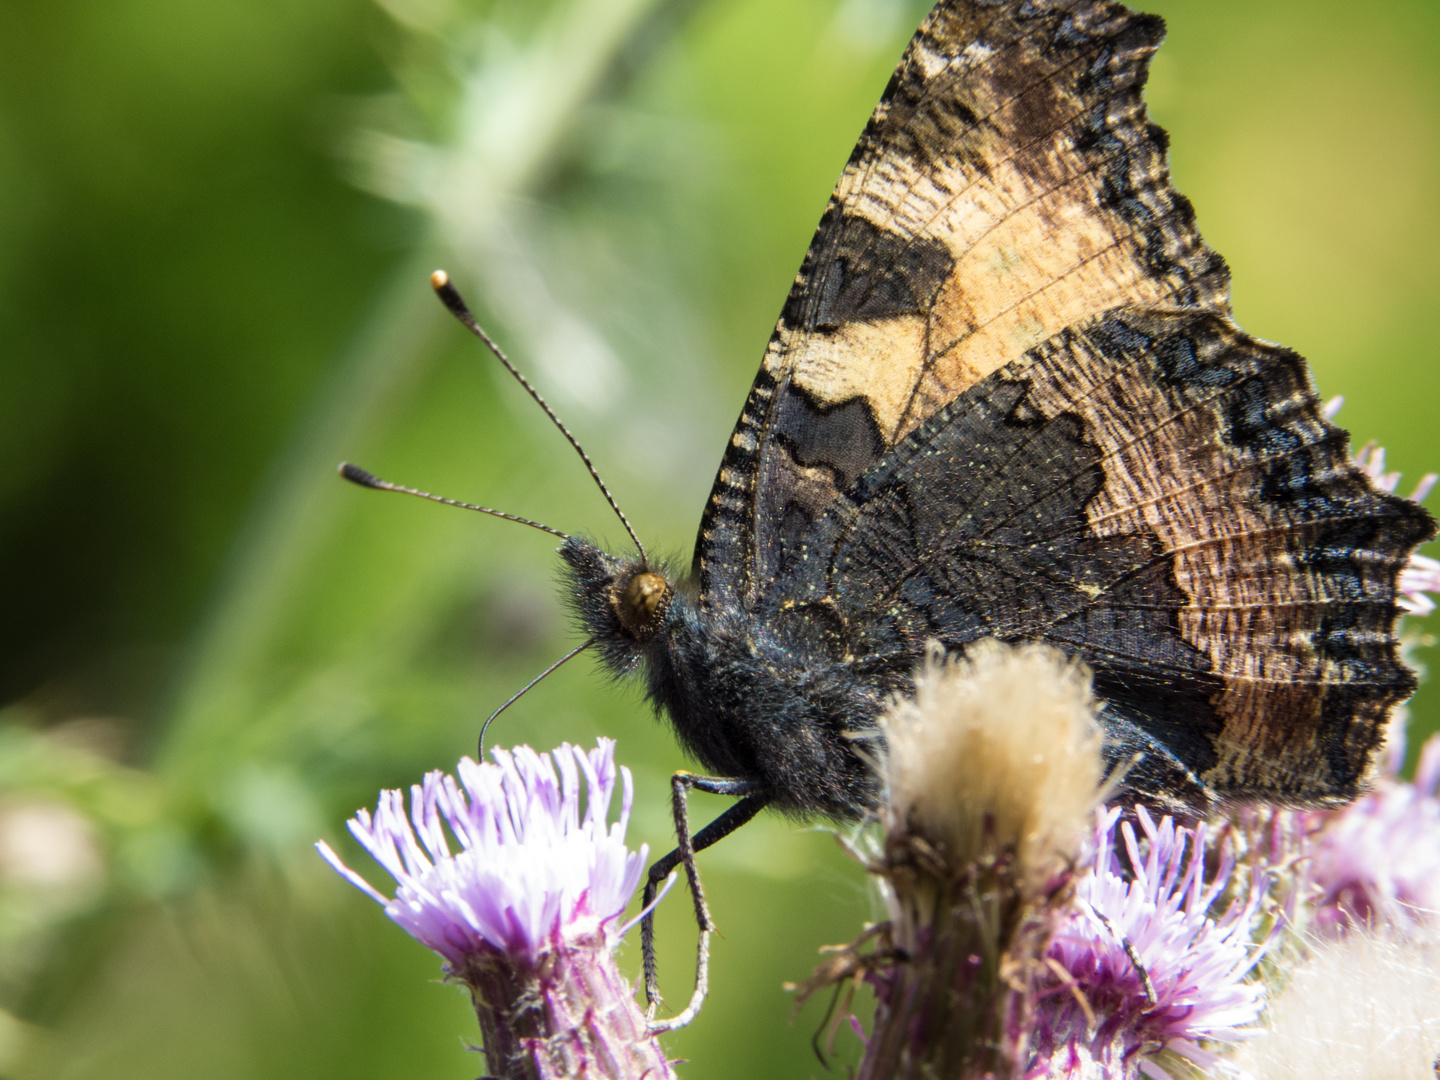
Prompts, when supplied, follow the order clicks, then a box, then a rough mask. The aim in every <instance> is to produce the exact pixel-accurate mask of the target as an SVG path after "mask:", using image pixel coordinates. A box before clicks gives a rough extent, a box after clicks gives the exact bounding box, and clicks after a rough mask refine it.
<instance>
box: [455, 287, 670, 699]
mask: <svg viewBox="0 0 1440 1080" xmlns="http://www.w3.org/2000/svg"><path fill="white" fill-rule="evenodd" d="M430 287H431V288H432V289H434V290H435V295H436V296H438V297H440V302H441V303H442V304H444V305H445V307H446V308H447V309H448V310H449V312H450V314H451V315H454V316H455V318H457V319H459V320H460V322H461V323H462V324H463V325H464V326H465V329H467V330H469V331H470V332H471V333H472V334H474V335H475V336H476V337H477V338H479V339H480V341H481V342H482V343H483V344H484V345H485V347H486V348H487V349H489V350H490V352H491V353H493V354H494V356H495V359H496V360H499V361H500V363H502V364H504V365H505V370H506V371H508V372H509V373H510V374H511V376H512V377H513V378H514V379H515V381H516V382H518V383H519V384H520V385H521V386H523V387H524V388H525V392H526V393H527V394H529V395H530V397H531V398H532V399H533V400H534V402H535V404H536V405H539V406H540V408H541V409H542V410H544V412H545V415H546V416H548V417H549V418H550V422H551V423H552V424H554V425H555V426H556V427H557V428H559V429H560V434H561V435H564V436H565V439H566V441H567V442H569V443H570V445H571V446H572V447H574V448H575V453H577V454H579V455H580V460H581V461H583V462H584V463H585V468H587V469H589V470H590V477H591V479H593V480H594V481H595V486H596V487H598V488H599V489H600V494H601V495H604V496H605V501H606V502H608V503H609V504H610V509H611V510H614V511H615V516H616V517H618V518H619V519H620V524H621V525H624V526H625V531H626V532H627V533H629V534H630V539H631V540H632V541H634V543H635V548H636V550H637V551H639V552H640V561H641V562H642V563H644V564H645V565H647V566H648V565H649V563H650V558H649V556H648V555H646V554H645V545H644V544H642V543H640V537H638V536H636V535H635V530H634V529H632V528H631V527H630V521H629V519H628V518H626V517H625V514H624V512H623V511H622V510H621V509H620V504H619V503H617V502H616V501H615V496H613V495H611V494H610V489H609V488H608V487H606V486H605V481H604V480H601V479H600V473H599V472H598V471H597V470H596V468H595V465H594V463H593V462H591V460H590V455H589V454H587V453H585V449H584V447H582V446H581V445H580V443H579V441H578V440H577V439H576V438H575V436H574V435H572V434H570V429H569V428H567V427H566V426H565V425H564V424H562V423H561V422H560V418H559V417H558V416H556V415H555V410H554V409H552V408H550V406H549V404H547V403H546V401H545V399H544V398H543V397H541V396H540V392H539V391H538V390H536V389H535V388H534V387H533V386H531V385H530V382H529V380H528V379H526V378H525V376H524V375H521V374H520V370H519V369H518V368H517V367H516V366H515V365H514V364H512V363H511V362H510V358H509V357H508V356H506V355H505V351H504V350H503V349H501V348H500V346H499V345H497V344H495V340H494V339H493V338H492V337H491V336H490V335H489V334H487V333H486V332H485V330H484V328H483V327H481V325H480V324H479V323H478V322H476V321H475V316H474V315H473V314H472V313H471V311H470V308H469V307H468V306H467V305H466V303H465V300H464V299H463V298H462V297H461V295H460V293H459V291H458V290H456V288H455V286H454V285H453V284H452V283H451V281H450V275H449V274H447V273H445V271H444V270H436V271H435V273H433V274H431V275H430ZM582 647H583V646H582ZM572 655H573V654H572ZM566 659H567V660H568V659H569V657H566ZM562 663H563V661H562ZM547 674H548V673H547ZM542 678H543V676H542ZM521 693H524V691H523V690H522V691H521ZM506 704H507V705H508V704H509V702H506ZM503 707H504V706H502V708H503Z"/></svg>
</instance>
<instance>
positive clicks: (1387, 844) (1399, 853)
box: [1308, 736, 1440, 932]
mask: <svg viewBox="0 0 1440 1080" xmlns="http://www.w3.org/2000/svg"><path fill="white" fill-rule="evenodd" d="M1397 742H1398V740H1397ZM1403 757H1404V753H1403V745H1399V746H1397V747H1396V749H1395V751H1394V752H1393V753H1392V754H1391V760H1390V766H1391V767H1390V769H1389V771H1388V773H1387V775H1385V776H1383V777H1381V778H1380V780H1379V781H1377V783H1376V785H1375V790H1374V791H1373V792H1371V793H1370V794H1369V795H1366V796H1365V797H1363V798H1360V799H1357V800H1356V801H1355V802H1353V803H1351V804H1350V805H1349V806H1347V807H1345V808H1343V809H1341V810H1335V811H1330V812H1321V813H1315V814H1311V815H1308V817H1309V818H1310V822H1311V826H1312V829H1313V831H1312V833H1311V837H1310V852H1311V860H1310V867H1309V878H1310V883H1311V885H1312V887H1314V888H1315V889H1317V890H1318V892H1319V896H1318V898H1317V899H1316V900H1315V902H1314V903H1315V909H1314V914H1313V915H1312V920H1313V925H1314V926H1315V928H1316V929H1317V930H1321V931H1330V932H1337V931H1341V930H1344V929H1346V928H1348V927H1349V926H1351V925H1352V924H1360V925H1371V926H1375V927H1377V928H1384V927H1393V928H1397V929H1400V930H1403V931H1407V932H1412V931H1414V930H1416V929H1418V928H1420V927H1421V926H1422V925H1423V924H1425V923H1427V922H1430V921H1432V920H1433V919H1434V917H1435V914H1436V912H1437V911H1440V798H1437V788H1440V736H1434V737H1432V738H1431V739H1430V740H1429V741H1428V742H1426V744H1425V746H1424V747H1423V748H1422V749H1421V751H1420V763H1419V766H1418V768H1417V769H1416V772H1415V782H1414V783H1413V784H1408V783H1406V782H1404V781H1403V780H1400V779H1398V778H1397V777H1396V776H1395V775H1394V774H1395V771H1396V768H1397V767H1398V765H1399V761H1400V760H1401V759H1403Z"/></svg>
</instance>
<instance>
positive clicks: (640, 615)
mask: <svg viewBox="0 0 1440 1080" xmlns="http://www.w3.org/2000/svg"><path fill="white" fill-rule="evenodd" d="M669 591H670V586H669V585H666V584H665V579H664V578H663V577H661V576H660V575H659V574H652V573H649V572H648V571H647V572H646V573H643V574H636V575H635V576H634V577H632V578H631V579H630V584H629V585H626V586H625V606H626V607H627V608H629V609H630V610H631V611H632V612H633V613H634V614H635V617H636V618H637V619H638V620H639V621H640V622H649V621H650V620H651V619H653V618H655V612H656V611H658V610H659V609H660V605H661V603H662V602H664V600H665V594H666V593H667V592H669Z"/></svg>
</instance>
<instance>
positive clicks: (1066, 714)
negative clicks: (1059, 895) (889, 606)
mask: <svg viewBox="0 0 1440 1080" xmlns="http://www.w3.org/2000/svg"><path fill="white" fill-rule="evenodd" d="M1097 711H1098V705H1097V702H1096V700H1095V696H1094V693H1093V691H1092V688H1091V676H1090V672H1089V670H1088V669H1087V668H1086V667H1085V666H1084V665H1083V664H1079V663H1077V662H1074V661H1071V660H1068V659H1066V658H1065V657H1064V656H1063V655H1062V654H1061V653H1059V652H1057V651H1056V650H1054V649H1051V648H1049V647H1047V646H1044V645H1035V644H1025V645H1005V644H1002V643H1001V642H998V641H983V642H980V643H978V644H976V645H974V646H972V647H971V648H970V649H969V650H967V652H966V654H965V656H964V657H963V658H951V659H949V660H946V659H945V658H944V656H943V653H942V652H941V650H940V648H939V646H938V645H933V646H932V647H931V649H930V650H929V654H928V656H927V658H926V661H925V664H924V666H923V667H922V668H921V670H920V671H919V672H917V673H916V677H915V696H914V698H913V700H912V699H898V700H897V701H896V702H895V703H894V704H893V705H892V706H891V708H890V709H889V710H888V711H887V712H886V714H885V716H884V718H883V719H882V726H883V728H884V732H885V742H886V747H887V751H886V757H885V762H884V766H883V773H884V776H885V780H886V784H887V788H888V792H889V810H890V813H891V814H892V815H893V816H892V821H891V825H890V828H891V829H892V830H894V829H896V828H900V829H904V830H906V831H908V832H910V833H915V834H918V835H920V836H921V837H923V838H924V839H925V840H926V841H928V842H929V843H930V844H931V845H933V846H936V847H938V848H940V849H941V850H943V851H944V852H945V853H946V855H947V858H948V860H949V861H950V862H951V865H954V866H960V865H965V864H967V863H970V862H974V861H976V860H978V859H980V858H982V857H984V856H986V855H988V854H997V853H999V852H1011V853H1013V854H1014V856H1015V857H1016V860H1017V869H1019V870H1020V871H1021V875H1022V876H1030V875H1043V874H1045V873H1047V872H1049V871H1050V870H1051V869H1052V868H1053V867H1054V866H1055V865H1056V862H1057V859H1065V858H1068V857H1070V856H1071V855H1073V854H1074V852H1075V850H1076V848H1077V846H1078V842H1079V839H1080V837H1081V836H1082V835H1084V833H1085V830H1086V828H1087V827H1088V826H1089V824H1090V820H1091V813H1092V811H1093V810H1094V808H1095V806H1096V803H1097V802H1098V801H1099V798H1100V788H1101V783H1102V779H1103V776H1102V763H1101V757H1100V741H1101V736H1100V729H1099V726H1098V725H1097V723H1096V720H1095V716H1096V713H1097Z"/></svg>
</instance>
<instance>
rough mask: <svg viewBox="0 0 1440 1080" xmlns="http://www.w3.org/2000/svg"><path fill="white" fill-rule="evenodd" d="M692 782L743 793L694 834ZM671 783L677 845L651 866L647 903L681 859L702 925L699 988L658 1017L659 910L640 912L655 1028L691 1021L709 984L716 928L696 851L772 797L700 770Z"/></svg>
mask: <svg viewBox="0 0 1440 1080" xmlns="http://www.w3.org/2000/svg"><path fill="white" fill-rule="evenodd" d="M692 788H693V789H695V790H696V791H704V792H708V793H709V794H711V795H732V796H737V797H739V799H740V801H739V802H737V803H735V804H734V805H733V806H731V807H729V808H728V809H727V810H726V811H725V812H724V813H723V814H721V815H720V816H719V817H717V818H716V819H715V820H714V821H712V822H710V824H709V825H706V826H705V828H703V829H701V830H700V831H699V832H698V833H696V834H695V835H694V837H693V838H692V837H691V835H690V815H689V813H688V811H687V809H686V797H687V796H688V795H689V793H690V790H691V789H692ZM670 789H671V798H670V808H671V812H672V813H673V815H674V817H675V838H676V840H677V846H676V848H675V850H674V851H672V852H670V854H668V855H666V856H665V857H664V858H662V859H657V860H656V861H655V863H654V865H653V866H651V867H650V874H649V876H648V878H647V879H646V881H645V894H644V897H643V904H644V906H645V907H646V908H649V907H650V905H651V904H652V903H654V901H655V894H656V892H657V891H658V890H659V888H660V884H661V882H663V881H664V880H665V879H666V878H667V877H669V876H670V873H671V872H672V871H673V870H674V869H675V868H676V867H677V866H682V865H683V866H684V867H685V877H686V878H687V880H688V881H689V882H690V896H691V898H692V899H693V900H694V902H695V922H696V923H697V924H698V925H699V927H700V944H699V946H698V948H697V950H696V958H695V992H694V993H693V994H691V996H690V1004H689V1005H687V1006H686V1007H685V1009H684V1011H683V1012H681V1013H679V1014H678V1015H676V1016H673V1017H671V1018H670V1019H669V1020H656V1019H655V1013H656V1012H657V1011H658V1010H659V1008H660V980H659V978H658V976H657V975H656V972H655V913H654V911H646V913H645V915H644V916H643V917H642V918H641V920H640V947H641V952H642V954H643V956H644V964H645V1001H646V1003H647V1008H646V1010H645V1019H646V1020H647V1021H648V1022H649V1025H650V1030H651V1031H673V1030H675V1029H676V1028H681V1027H684V1026H685V1025H686V1024H688V1023H690V1021H691V1020H694V1019H695V1016H696V1014H697V1013H699V1011H700V1004H701V1002H703V1001H704V1000H705V994H706V992H707V991H708V990H709V970H710V934H711V933H712V932H713V931H714V929H715V924H714V922H712V921H711V919H710V908H709V907H708V906H707V905H706V903H705V890H704V888H702V887H701V885H700V871H699V870H698V869H696V866H695V853H696V852H697V851H704V850H705V849H706V848H707V847H709V846H710V845H711V844H713V843H715V842H716V841H718V840H723V839H724V838H725V837H727V836H729V835H730V834H731V833H732V832H734V831H735V830H736V829H738V828H740V826H742V825H744V824H745V823H746V822H747V821H749V820H750V819H751V818H753V817H754V816H755V815H756V814H758V813H759V812H760V811H761V810H762V809H764V807H765V804H766V803H768V802H769V801H770V797H769V795H767V794H764V793H762V792H760V791H759V790H758V785H756V784H755V783H754V782H753V781H750V780H738V779H732V778H726V777H715V776H696V775H695V774H694V773H689V772H684V771H681V772H677V773H676V774H675V775H674V776H673V777H671V778H670Z"/></svg>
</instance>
